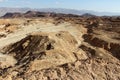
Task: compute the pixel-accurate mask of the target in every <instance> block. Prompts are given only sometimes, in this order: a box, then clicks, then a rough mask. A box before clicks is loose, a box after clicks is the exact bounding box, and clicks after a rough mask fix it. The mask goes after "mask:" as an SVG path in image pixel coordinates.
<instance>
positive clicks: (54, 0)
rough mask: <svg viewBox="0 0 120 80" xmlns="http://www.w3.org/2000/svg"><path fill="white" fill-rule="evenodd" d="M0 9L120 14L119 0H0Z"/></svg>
mask: <svg viewBox="0 0 120 80" xmlns="http://www.w3.org/2000/svg"><path fill="white" fill-rule="evenodd" d="M0 7H28V8H68V9H77V10H81V9H85V10H94V11H104V12H120V0H0Z"/></svg>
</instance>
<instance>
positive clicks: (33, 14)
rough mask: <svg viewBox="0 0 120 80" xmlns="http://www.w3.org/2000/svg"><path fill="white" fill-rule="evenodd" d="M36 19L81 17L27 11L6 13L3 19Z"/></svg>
mask: <svg viewBox="0 0 120 80" xmlns="http://www.w3.org/2000/svg"><path fill="white" fill-rule="evenodd" d="M33 17H34V18H35V17H79V16H78V15H75V14H74V15H73V14H63V13H54V12H39V11H27V12H26V13H20V12H13V13H10V12H9V13H6V14H5V15H4V16H1V18H33Z"/></svg>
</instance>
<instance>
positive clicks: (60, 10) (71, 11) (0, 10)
mask: <svg viewBox="0 0 120 80" xmlns="http://www.w3.org/2000/svg"><path fill="white" fill-rule="evenodd" d="M27 11H40V12H55V13H63V14H76V15H83V14H85V13H89V14H93V15H97V16H119V15H120V13H114V12H97V11H92V10H75V9H64V8H34V9H32V8H7V7H0V16H3V15H5V14H6V13H14V12H20V13H25V12H27Z"/></svg>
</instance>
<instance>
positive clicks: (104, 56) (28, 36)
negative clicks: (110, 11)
mask: <svg viewBox="0 0 120 80" xmlns="http://www.w3.org/2000/svg"><path fill="white" fill-rule="evenodd" d="M48 14H49V15H48ZM119 53H120V18H119V17H105V16H104V17H97V16H91V15H90V16H77V15H71V14H69V15H66V14H56V13H44V12H34V11H28V12H26V13H12V14H11V13H7V14H6V15H5V16H4V18H2V19H0V80H120V54H119Z"/></svg>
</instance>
